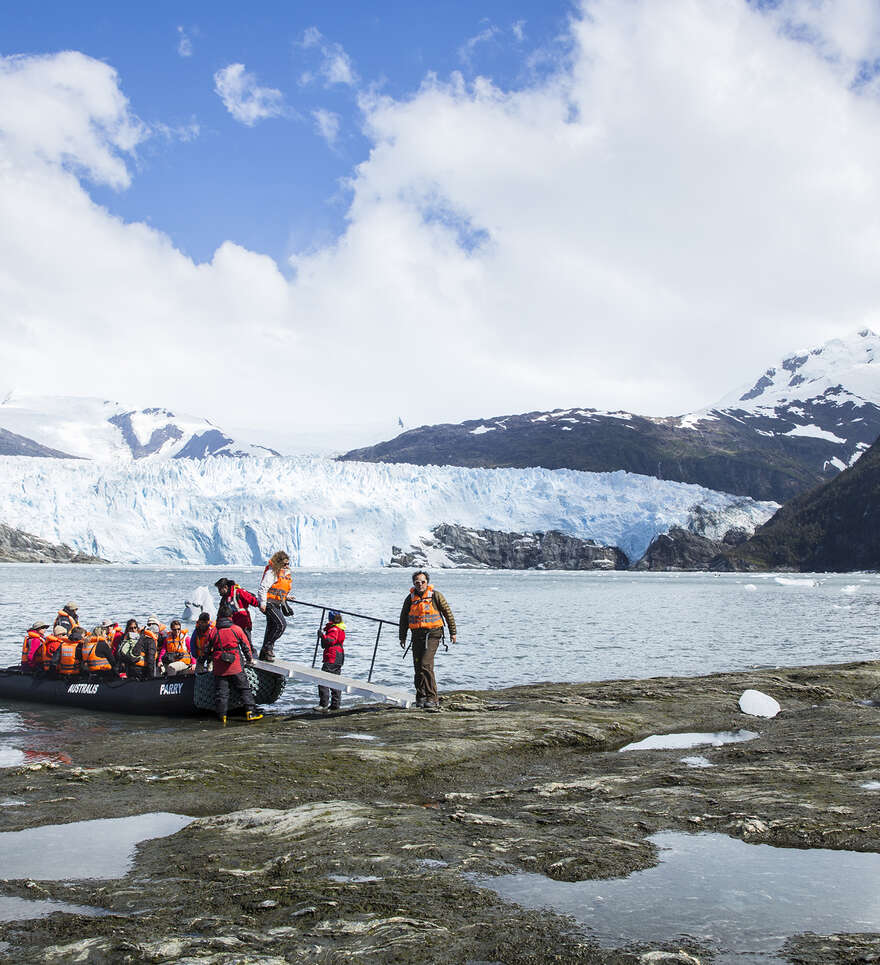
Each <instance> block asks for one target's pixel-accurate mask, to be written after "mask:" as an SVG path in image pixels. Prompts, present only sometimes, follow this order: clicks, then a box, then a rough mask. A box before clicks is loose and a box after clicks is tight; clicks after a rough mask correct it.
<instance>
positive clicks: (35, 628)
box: [21, 620, 49, 673]
mask: <svg viewBox="0 0 880 965" xmlns="http://www.w3.org/2000/svg"><path fill="white" fill-rule="evenodd" d="M48 629H49V624H48V623H46V621H45V620H37V621H36V622H35V623H32V624H31V625H30V626H29V627H28V631H27V635H26V636H25V638H24V643H23V644H22V645H21V669H22V670H23V671H24V672H25V673H33V672H34V671H35V670H42V669H43V660H44V658H45V656H46V634H45V633H43V631H44V630H48Z"/></svg>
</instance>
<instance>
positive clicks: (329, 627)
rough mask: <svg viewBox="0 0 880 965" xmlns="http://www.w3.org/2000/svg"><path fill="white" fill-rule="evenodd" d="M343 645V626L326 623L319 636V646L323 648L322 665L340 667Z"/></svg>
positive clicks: (341, 624) (343, 655)
mask: <svg viewBox="0 0 880 965" xmlns="http://www.w3.org/2000/svg"><path fill="white" fill-rule="evenodd" d="M344 643H345V624H344V623H328V624H326V626H325V627H324V632H323V633H322V634H321V646H322V647H323V648H324V663H329V664H331V665H332V666H334V667H336V666H342V661H343V660H344V659H345V651H344V650H343V649H342V645H343V644H344Z"/></svg>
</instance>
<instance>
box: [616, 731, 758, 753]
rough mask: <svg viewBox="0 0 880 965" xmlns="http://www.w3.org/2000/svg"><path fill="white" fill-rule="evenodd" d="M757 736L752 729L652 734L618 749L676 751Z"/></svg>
mask: <svg viewBox="0 0 880 965" xmlns="http://www.w3.org/2000/svg"><path fill="white" fill-rule="evenodd" d="M759 736H760V735H759V734H756V733H755V732H754V731H752V730H724V731H719V732H718V733H715V734H652V735H651V736H650V737H646V738H645V739H644V740H640V741H635V743H632V744H627V745H626V746H625V747H621V748H620V751H621V753H623V751H676V750H687V749H688V748H689V747H700V745H702V744H711V745H712V746H713V747H721V746H722V744H739V743H741V742H742V741H751V740H754V739H755V738H756V737H759Z"/></svg>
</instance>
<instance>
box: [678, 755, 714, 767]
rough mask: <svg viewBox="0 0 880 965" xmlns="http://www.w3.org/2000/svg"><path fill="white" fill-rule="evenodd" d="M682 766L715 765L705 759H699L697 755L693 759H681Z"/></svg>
mask: <svg viewBox="0 0 880 965" xmlns="http://www.w3.org/2000/svg"><path fill="white" fill-rule="evenodd" d="M681 763H682V764H687V766H688V767H714V766H715V765H714V764H713V763H712V762H711V761H710V760H707V759H706V758H705V757H700V756H699V755H697V756H695V757H683V758H682V759H681Z"/></svg>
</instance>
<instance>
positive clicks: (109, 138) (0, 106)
mask: <svg viewBox="0 0 880 965" xmlns="http://www.w3.org/2000/svg"><path fill="white" fill-rule="evenodd" d="M145 136H146V128H145V126H144V125H143V124H142V123H141V122H140V121H139V120H138V119H137V118H136V117H135V116H134V115H133V114H132V113H131V112H130V111H129V109H128V101H127V100H126V98H125V97H124V96H123V94H122V92H121V91H120V90H119V87H118V84H117V76H116V71H115V70H113V68H112V67H109V66H108V65H107V64H104V63H102V62H101V61H98V60H93V59H92V58H91V57H86V56H84V55H83V54H80V53H76V52H74V51H65V52H64V53H60V54H55V55H54V56H46V57H24V56H18V57H0V144H2V146H3V152H2V153H3V154H6V155H7V156H8V158H9V159H11V160H13V162H18V163H23V160H24V159H26V158H29V157H33V156H36V157H39V158H41V159H42V160H44V161H46V162H48V163H50V164H62V165H65V166H68V167H70V168H72V169H73V170H76V171H78V172H81V173H83V174H85V175H86V176H87V177H88V178H90V179H91V180H92V181H94V182H96V183H98V184H108V185H110V186H111V187H114V188H124V187H127V186H128V184H129V182H130V179H129V174H128V170H127V168H126V165H125V161H124V160H123V157H122V155H123V154H124V153H130V152H132V151H134V149H135V148H136V146H137V144H138V143H139V142H140V141H142V140H143V139H144V137H145Z"/></svg>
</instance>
